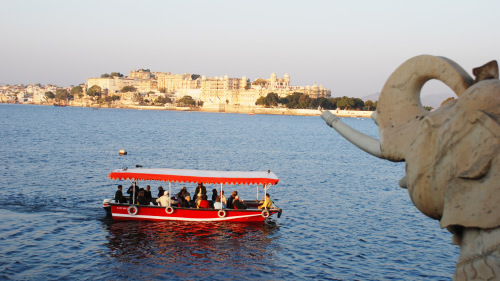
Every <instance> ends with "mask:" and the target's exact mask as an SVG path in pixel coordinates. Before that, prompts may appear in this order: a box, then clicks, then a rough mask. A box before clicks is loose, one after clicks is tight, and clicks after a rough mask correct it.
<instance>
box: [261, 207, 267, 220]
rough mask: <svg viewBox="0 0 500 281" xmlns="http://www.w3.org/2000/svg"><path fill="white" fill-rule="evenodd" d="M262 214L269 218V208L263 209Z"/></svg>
mask: <svg viewBox="0 0 500 281" xmlns="http://www.w3.org/2000/svg"><path fill="white" fill-rule="evenodd" d="M261 215H262V217H263V218H268V217H269V211H268V210H266V209H264V210H263V211H262V213H261Z"/></svg>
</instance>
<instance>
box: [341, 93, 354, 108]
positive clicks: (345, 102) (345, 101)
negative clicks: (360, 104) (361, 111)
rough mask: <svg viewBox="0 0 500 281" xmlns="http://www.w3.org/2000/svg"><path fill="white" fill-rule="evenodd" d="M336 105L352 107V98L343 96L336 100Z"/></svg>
mask: <svg viewBox="0 0 500 281" xmlns="http://www.w3.org/2000/svg"><path fill="white" fill-rule="evenodd" d="M337 107H339V108H342V109H344V110H348V109H352V108H354V99H352V98H348V97H346V96H343V97H342V98H340V100H339V101H337Z"/></svg>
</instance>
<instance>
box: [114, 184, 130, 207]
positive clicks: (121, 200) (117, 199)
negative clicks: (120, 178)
mask: <svg viewBox="0 0 500 281" xmlns="http://www.w3.org/2000/svg"><path fill="white" fill-rule="evenodd" d="M122 188H123V187H122V185H121V184H120V185H119V186H118V190H117V191H116V193H115V202H116V203H127V198H125V196H123V192H122Z"/></svg>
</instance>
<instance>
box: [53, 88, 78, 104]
mask: <svg viewBox="0 0 500 281" xmlns="http://www.w3.org/2000/svg"><path fill="white" fill-rule="evenodd" d="M54 98H55V100H56V101H67V100H69V99H71V98H73V96H72V95H70V94H69V93H68V90H66V89H63V88H59V89H57V90H56V94H55V97H54Z"/></svg>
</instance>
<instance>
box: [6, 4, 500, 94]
mask: <svg viewBox="0 0 500 281" xmlns="http://www.w3.org/2000/svg"><path fill="white" fill-rule="evenodd" d="M499 13H500V1H498V0H484V1H482V0H479V1H460V0H455V1H452V0H442V1H439V0H432V1H430V0H419V1H402V0H399V1H396V0H394V1H390V0H379V1H356V0H354V1H336V0H332V1H315V0H309V1H236V0H235V1H219V0H211V1H153V0H144V1H124V0H121V1H103V0H100V1H85V0H81V1H70V0H61V1H59V0H46V1H25V0H12V1H10V0H0V35H1V36H2V39H1V40H0V84H18V83H22V84H31V83H42V84H48V83H53V84H57V85H60V86H68V85H77V84H79V83H84V82H85V81H86V79H87V78H91V77H99V76H100V75H101V74H103V73H110V72H114V71H116V72H121V73H124V74H126V75H128V72H129V71H130V70H132V69H140V68H147V69H150V70H151V71H160V72H167V71H170V72H172V73H196V74H201V75H206V76H221V75H226V74H227V75H229V76H230V77H242V76H243V75H246V76H247V77H248V78H250V79H251V80H252V81H253V80H255V79H257V78H269V76H270V74H271V73H272V72H276V74H277V75H278V77H282V76H283V75H284V74H285V73H289V74H290V76H291V84H293V85H312V84H313V83H317V84H321V85H323V86H324V87H326V88H329V89H331V90H332V96H344V95H345V96H350V97H363V96H367V95H370V94H373V93H376V92H379V91H380V90H381V89H382V87H383V85H384V83H385V81H386V79H387V77H388V76H389V75H390V74H391V73H392V71H394V70H395V69H396V68H397V67H398V66H399V65H400V64H401V63H403V62H404V61H405V60H407V59H409V58H411V57H413V56H417V55H421V54H431V55H439V56H445V57H448V58H449V59H452V60H454V61H455V62H457V63H458V64H459V65H461V66H462V67H463V68H464V69H465V70H466V71H467V72H468V73H469V74H471V72H472V71H471V69H472V68H474V67H477V66H480V65H483V64H484V63H486V62H488V61H490V60H493V59H496V60H499V57H500V56H499V54H500V53H499V52H500V36H498V34H500V31H499V28H500V15H499ZM445 90H447V89H446V88H444V87H443V88H441V86H440V84H439V83H437V82H432V83H429V86H427V85H426V87H424V95H425V93H426V92H428V93H429V94H430V93H431V92H435V91H445Z"/></svg>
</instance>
